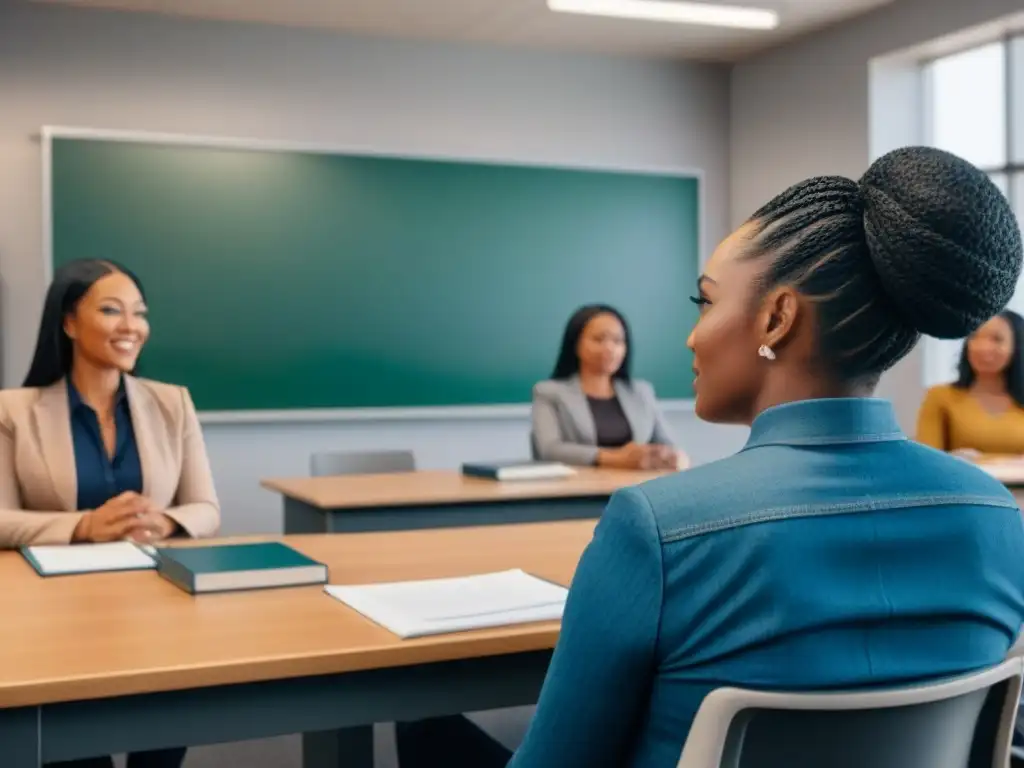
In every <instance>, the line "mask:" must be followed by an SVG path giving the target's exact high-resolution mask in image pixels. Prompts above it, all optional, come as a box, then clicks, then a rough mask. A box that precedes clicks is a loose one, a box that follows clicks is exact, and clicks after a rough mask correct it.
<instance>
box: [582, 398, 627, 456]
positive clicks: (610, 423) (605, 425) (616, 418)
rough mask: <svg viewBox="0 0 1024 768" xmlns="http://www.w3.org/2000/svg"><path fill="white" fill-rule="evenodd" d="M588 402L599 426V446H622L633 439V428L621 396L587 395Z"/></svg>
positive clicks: (596, 425)
mask: <svg viewBox="0 0 1024 768" xmlns="http://www.w3.org/2000/svg"><path fill="white" fill-rule="evenodd" d="M587 403H588V404H589V405H590V413H591V414H592V415H593V417H594V426H595V427H596V428H597V447H598V448H620V447H622V446H623V445H625V444H626V443H628V442H629V441H630V440H632V439H633V428H632V427H630V426H629V421H628V420H627V419H626V413H625V412H624V411H623V410H622V404H621V403H620V402H619V398H617V397H591V396H590V395H587Z"/></svg>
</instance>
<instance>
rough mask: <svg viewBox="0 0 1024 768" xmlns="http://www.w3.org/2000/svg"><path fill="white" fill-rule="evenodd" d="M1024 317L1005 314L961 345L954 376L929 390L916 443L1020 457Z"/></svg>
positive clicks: (1023, 433) (1023, 413)
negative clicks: (956, 371) (951, 382)
mask: <svg viewBox="0 0 1024 768" xmlns="http://www.w3.org/2000/svg"><path fill="white" fill-rule="evenodd" d="M1022 344H1024V318H1022V317H1021V316H1020V315H1018V314H1017V313H1016V312H1011V311H1009V310H1006V311H1004V312H1001V313H1000V314H998V315H996V316H995V317H993V318H992V319H991V320H989V321H988V322H987V323H985V324H984V325H983V326H981V327H980V328H979V329H978V330H977V331H975V332H974V333H973V334H972V335H971V336H969V337H968V338H967V342H966V343H965V344H964V351H963V354H962V355H961V356H960V368H959V372H960V375H959V378H958V379H957V380H956V381H955V382H954V383H953V384H945V385H943V386H938V387H932V389H930V390H929V391H928V394H927V395H926V396H925V399H924V403H923V404H922V405H921V411H920V413H919V415H918V422H917V439H918V440H919V441H920V442H922V443H925V444H926V445H930V446H932V447H933V448H938V449H940V450H943V451H949V452H953V453H961V454H967V455H974V456H977V455H1003V456H1007V455H1011V456H1024V356H1022V354H1021V346H1022Z"/></svg>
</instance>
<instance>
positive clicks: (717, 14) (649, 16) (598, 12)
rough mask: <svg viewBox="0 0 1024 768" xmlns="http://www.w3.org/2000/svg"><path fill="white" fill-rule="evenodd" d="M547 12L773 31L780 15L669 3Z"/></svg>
mask: <svg viewBox="0 0 1024 768" xmlns="http://www.w3.org/2000/svg"><path fill="white" fill-rule="evenodd" d="M548 8H550V9H551V10H552V11H557V12H560V13H581V14H585V15H588V16H612V17H615V18H619V19H645V20H648V21H668V22H672V23H675V24H704V25H707V26H712V27H734V28H736V29H775V27H777V26H778V25H779V15H778V14H777V13H776V12H775V11H769V10H765V9H763V8H742V7H740V6H737V5H712V4H711V3H690V2H670V0H548Z"/></svg>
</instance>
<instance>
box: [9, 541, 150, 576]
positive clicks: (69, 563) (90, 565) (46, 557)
mask: <svg viewBox="0 0 1024 768" xmlns="http://www.w3.org/2000/svg"><path fill="white" fill-rule="evenodd" d="M146 549H150V551H152V549H151V548H146V547H145V546H144V545H138V544H134V543H132V542H130V541H112V542H110V543H106V544H73V545H70V546H69V545H67V544H58V545H53V546H50V545H43V546H36V547H23V548H22V549H21V554H22V556H23V557H24V558H25V559H26V560H27V561H28V562H29V564H30V565H31V566H32V567H33V568H35V569H36V572H37V573H38V574H39V575H40V576H68V575H71V574H73V573H101V572H103V571H139V570H145V569H149V568H156V560H155V559H154V558H153V557H152V556H151V555H150V554H149V553H147V551H146Z"/></svg>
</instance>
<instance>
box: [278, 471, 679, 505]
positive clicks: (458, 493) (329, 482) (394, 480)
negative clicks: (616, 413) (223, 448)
mask: <svg viewBox="0 0 1024 768" xmlns="http://www.w3.org/2000/svg"><path fill="white" fill-rule="evenodd" d="M662 474H664V473H663V472H642V471H638V470H620V469H603V468H602V469H598V468H590V467H581V468H579V470H578V473H577V474H576V475H575V476H574V477H568V478H562V479H557V480H538V481H520V480H517V481H506V482H496V481H494V480H488V479H486V478H478V477H466V476H465V475H463V474H462V473H461V472H458V471H456V470H447V471H420V472H395V473H390V474H379V475H338V476H333V477H295V478H272V479H268V480H263V481H262V482H261V483H260V485H262V486H263V487H264V488H266V489H268V490H271V491H277V492H278V493H281V494H283V495H285V496H288V497H290V498H293V499H298V500H299V501H304V502H306V503H307V504H311V505H312V506H314V507H320V508H321V509H346V508H347V509H365V508H367V507H388V506H416V505H424V506H425V505H430V504H459V503H473V502H476V503H479V502H502V501H516V500H523V499H559V498H573V497H577V498H578V497H586V496H608V495H611V494H612V493H613V492H615V491H617V490H618V489H620V488H624V487H626V486H630V485H636V484H637V483H642V482H644V481H646V480H651V479H653V478H655V477H659V476H660V475H662Z"/></svg>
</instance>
